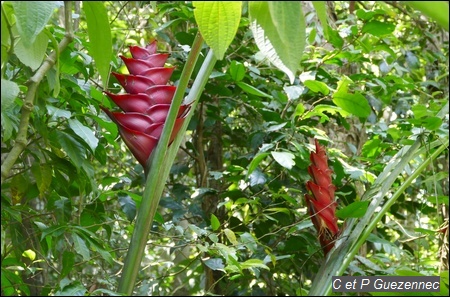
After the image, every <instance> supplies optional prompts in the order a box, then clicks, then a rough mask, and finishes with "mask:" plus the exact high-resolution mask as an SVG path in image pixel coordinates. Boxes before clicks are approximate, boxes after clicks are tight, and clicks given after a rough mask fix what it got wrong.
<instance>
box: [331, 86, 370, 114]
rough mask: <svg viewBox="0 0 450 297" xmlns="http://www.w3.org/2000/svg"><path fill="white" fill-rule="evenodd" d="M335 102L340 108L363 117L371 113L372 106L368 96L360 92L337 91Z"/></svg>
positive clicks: (334, 97)
mask: <svg viewBox="0 0 450 297" xmlns="http://www.w3.org/2000/svg"><path fill="white" fill-rule="evenodd" d="M333 102H334V104H336V105H337V106H339V107H340V108H342V109H343V110H345V111H348V112H349V113H351V114H353V115H355V116H358V117H361V118H367V117H368V116H369V115H370V111H371V109H370V106H369V102H367V99H366V97H364V96H363V95H362V94H360V93H356V94H350V93H341V92H339V93H335V94H334V95H333Z"/></svg>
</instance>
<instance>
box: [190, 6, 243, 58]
mask: <svg viewBox="0 0 450 297" xmlns="http://www.w3.org/2000/svg"><path fill="white" fill-rule="evenodd" d="M193 5H194V7H195V10H194V15H195V20H196V22H197V25H198V28H199V30H200V33H201V34H202V36H203V38H204V39H205V42H206V44H208V45H209V46H210V47H211V49H212V50H213V51H214V54H215V56H216V58H217V59H218V60H222V59H223V56H224V54H225V52H226V50H227V48H228V46H229V45H230V44H231V41H233V38H234V36H235V35H236V32H237V29H238V27H239V21H240V19H241V10H242V2H241V1H235V2H231V1H230V2H222V1H194V2H193Z"/></svg>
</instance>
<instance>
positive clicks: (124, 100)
mask: <svg viewBox="0 0 450 297" xmlns="http://www.w3.org/2000/svg"><path fill="white" fill-rule="evenodd" d="M156 49H157V46H156V41H153V42H151V43H150V44H149V45H147V46H146V47H145V48H144V47H139V46H130V52H131V55H132V58H126V57H124V56H120V58H121V59H122V61H123V62H124V63H125V66H126V67H127V69H128V71H129V73H130V74H119V73H115V72H113V73H112V74H113V75H114V76H115V77H116V78H117V80H118V81H119V83H120V84H121V85H122V87H123V88H124V89H125V91H126V92H127V94H113V93H110V92H105V94H106V95H108V96H109V97H110V98H111V99H112V101H114V103H116V104H117V106H119V107H120V109H122V111H123V112H124V113H122V112H111V111H110V110H108V109H106V108H104V107H102V109H103V110H104V111H105V113H106V114H107V115H108V116H109V118H111V120H113V121H114V122H115V123H116V124H117V125H118V127H119V133H120V135H121V136H122V138H123V140H124V142H125V144H126V145H127V146H128V148H129V149H130V151H131V153H132V154H133V155H134V156H135V157H136V159H137V160H138V161H139V163H141V165H142V166H143V167H144V169H146V163H147V160H148V158H149V157H150V155H151V153H152V151H153V149H154V148H155V147H156V145H157V144H158V141H159V138H160V137H161V133H162V130H163V127H164V123H165V121H166V118H167V115H168V113H169V109H170V105H171V103H172V98H173V96H174V94H175V91H176V87H175V86H171V85H168V84H167V83H168V81H169V79H170V76H171V75H172V72H173V70H174V67H164V64H165V63H166V60H167V58H168V57H169V54H157V53H156ZM188 111H189V105H182V106H181V107H180V109H179V111H178V115H177V119H176V120H175V126H174V128H173V130H172V134H171V136H170V139H169V145H170V143H172V141H173V140H174V139H175V137H176V135H177V133H178V131H179V130H180V129H181V127H182V125H183V122H184V119H185V117H186V115H187V113H188Z"/></svg>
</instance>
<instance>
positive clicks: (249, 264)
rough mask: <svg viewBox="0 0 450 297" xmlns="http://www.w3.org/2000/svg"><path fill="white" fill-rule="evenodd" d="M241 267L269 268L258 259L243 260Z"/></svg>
mask: <svg viewBox="0 0 450 297" xmlns="http://www.w3.org/2000/svg"><path fill="white" fill-rule="evenodd" d="M241 266H242V269H248V268H254V267H256V268H262V269H266V270H270V269H269V267H267V265H265V264H264V262H263V261H262V260H260V259H249V260H247V261H245V262H244V263H241Z"/></svg>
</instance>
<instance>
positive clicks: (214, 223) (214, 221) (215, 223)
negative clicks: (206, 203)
mask: <svg viewBox="0 0 450 297" xmlns="http://www.w3.org/2000/svg"><path fill="white" fill-rule="evenodd" d="M219 227H220V221H219V219H218V218H217V217H216V216H215V215H214V214H213V213H212V214H211V228H212V229H213V231H216V230H217V229H219Z"/></svg>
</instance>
